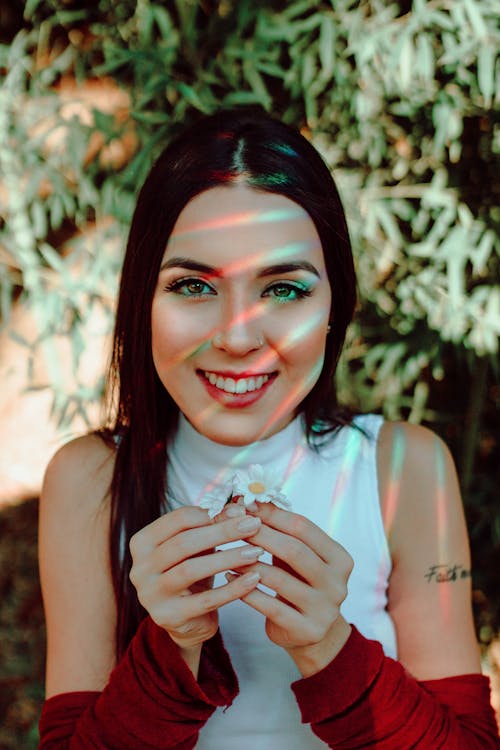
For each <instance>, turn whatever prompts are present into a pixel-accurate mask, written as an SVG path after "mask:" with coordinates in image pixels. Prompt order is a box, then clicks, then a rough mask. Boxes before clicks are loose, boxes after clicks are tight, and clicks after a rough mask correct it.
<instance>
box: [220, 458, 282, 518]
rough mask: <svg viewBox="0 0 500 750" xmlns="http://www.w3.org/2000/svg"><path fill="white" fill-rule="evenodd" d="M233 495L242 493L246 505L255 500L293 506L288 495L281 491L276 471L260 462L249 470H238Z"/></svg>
mask: <svg viewBox="0 0 500 750" xmlns="http://www.w3.org/2000/svg"><path fill="white" fill-rule="evenodd" d="M233 495H242V496H243V502H244V503H245V506H246V507H248V506H249V505H251V504H252V503H253V502H255V501H257V502H259V503H275V505H282V506H283V507H284V508H290V507H291V505H290V503H289V501H288V500H287V498H286V495H284V494H283V492H281V491H280V487H279V482H278V480H277V476H276V473H275V472H274V471H272V470H271V469H264V468H263V467H262V466H261V465H260V464H252V465H251V466H250V468H249V469H248V471H238V472H237V473H236V474H235V475H234V478H233Z"/></svg>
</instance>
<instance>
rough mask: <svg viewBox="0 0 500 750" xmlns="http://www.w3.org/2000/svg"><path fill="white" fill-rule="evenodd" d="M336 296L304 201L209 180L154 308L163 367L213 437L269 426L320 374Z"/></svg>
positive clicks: (169, 252) (194, 203)
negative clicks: (300, 203)
mask: <svg viewBox="0 0 500 750" xmlns="http://www.w3.org/2000/svg"><path fill="white" fill-rule="evenodd" d="M269 213H271V214H272V215H275V216H279V215H281V216H282V217H283V219H282V220H276V219H274V220H273V221H268V220H266V217H267V216H268V214H269ZM244 216H246V217H248V218H247V220H246V221H242V220H241V217H244ZM234 217H236V219H234ZM174 253H175V255H174ZM179 253H180V257H179V255H178V254H179ZM194 272H196V275H195V273H194ZM186 273H189V275H188V276H186ZM330 304H331V292H330V284H329V281H328V276H327V273H326V268H325V261H324V257H323V251H322V248H321V242H320V239H319V237H318V233H317V231H316V228H315V226H314V223H313V221H312V220H311V218H310V216H309V214H308V213H307V212H306V211H304V209H302V208H301V207H300V206H298V205H297V204H296V203H294V202H293V201H291V200H290V199H289V198H286V197H285V196H282V195H276V194H269V193H264V192H258V191H256V190H255V189H253V188H251V187H248V185H246V184H245V183H243V182H239V183H235V184H233V185H231V186H220V187H213V188H210V189H208V190H206V191H204V192H203V193H201V194H200V195H197V196H196V197H195V198H193V199H192V200H191V201H189V203H188V204H187V206H186V207H185V208H184V209H183V210H182V211H181V213H180V215H179V218H178V219H177V222H176V224H175V226H174V229H173V232H172V234H171V235H170V238H169V241H168V243H167V247H166V251H165V254H164V256H163V262H162V266H161V270H160V275H159V278H158V284H157V287H156V290H155V293H154V296H153V303H152V313H151V328H152V352H153V361H154V364H155V369H156V372H157V373H158V376H159V378H160V380H161V382H162V384H163V385H164V387H165V388H166V390H167V391H168V392H169V393H170V395H171V396H172V398H173V399H174V401H175V402H176V404H177V405H178V406H179V408H180V410H181V411H182V413H183V414H184V416H185V417H187V419H188V420H189V422H190V423H191V424H192V425H193V426H194V427H195V428H196V429H197V430H199V431H200V432H202V433H203V434H204V435H206V436H207V437H208V438H210V439H211V440H214V441H216V442H218V443H224V444H226V445H246V444H249V443H253V442H255V441H256V440H259V439H262V438H265V437H269V436H270V435H273V434H274V433H275V432H278V431H279V430H280V429H282V428H283V427H285V426H286V425H287V424H288V423H289V422H290V420H291V419H292V418H293V416H294V415H295V411H296V409H297V407H298V406H299V404H300V403H301V402H302V401H303V399H304V397H305V396H306V395H307V394H308V393H309V391H310V390H311V388H312V387H313V386H314V384H315V382H316V381H317V379H318V377H319V374H320V372H321V369H322V367H323V361H324V355H325V342H326V330H327V326H328V320H329V316H330ZM207 342H211V344H212V345H211V346H206V344H207ZM285 404H286V408H284V405H285Z"/></svg>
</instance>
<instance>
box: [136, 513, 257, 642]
mask: <svg viewBox="0 0 500 750" xmlns="http://www.w3.org/2000/svg"><path fill="white" fill-rule="evenodd" d="M231 513H232V514H235V513H238V514H243V515H238V516H237V517H231V516H230V514H231ZM252 522H253V524H254V526H253V528H248V526H249V525H250V524H251V523H252ZM245 523H246V528H241V526H242V524H243V526H244V525H245ZM260 526H261V522H260V519H258V518H252V517H251V516H246V515H245V511H244V509H243V508H241V509H240V510H234V509H232V510H231V511H229V514H228V512H227V511H226V512H225V513H224V514H223V515H221V516H220V517H219V518H218V519H217V522H215V521H212V520H210V519H209V517H208V514H207V512H206V510H202V509H201V508H197V507H194V506H185V507H182V508H178V509H176V510H174V511H172V512H170V513H167V514H166V515H164V516H161V517H160V518H158V519H157V520H156V521H153V523H150V524H149V525H148V526H146V527H145V528H143V529H141V530H140V531H139V532H138V533H137V534H134V536H133V537H132V539H131V540H130V551H131V554H132V561H133V565H132V569H131V571H130V580H131V581H132V583H133V584H134V586H135V588H136V589H137V595H138V598H139V601H140V602H141V604H142V606H143V607H144V608H145V609H146V610H147V611H148V612H149V614H150V615H151V617H152V619H153V620H154V621H155V622H156V623H157V624H158V625H160V626H161V627H162V628H164V629H165V630H167V632H168V633H169V635H170V636H171V638H172V639H173V640H174V641H175V642H176V643H177V645H178V646H179V647H180V648H181V650H182V649H192V648H193V647H196V646H201V644H202V643H203V641H206V640H208V639H209V638H211V637H212V636H213V635H215V633H216V632H217V628H218V615H217V609H218V608H219V607H221V606H222V605H223V604H227V603H228V602H231V601H233V600H235V599H238V598H241V597H243V596H245V595H246V594H247V593H248V592H249V591H251V590H252V589H253V588H254V587H255V586H256V584H257V582H258V580H259V575H258V573H257V571H252V572H250V573H249V574H247V575H241V576H239V577H238V579H237V580H235V581H233V582H231V583H228V584H227V585H225V586H220V587H217V588H212V583H213V576H214V575H215V574H216V573H220V572H222V571H225V570H228V569H233V570H234V569H237V570H240V569H241V568H244V567H245V566H248V565H249V564H252V563H254V562H255V561H256V560H257V559H258V557H259V555H260V554H262V552H263V550H262V549H259V548H258V547H255V546H253V545H244V546H240V547H237V548H234V549H229V550H224V551H215V549H214V548H215V547H217V546H218V545H221V544H225V543H226V542H231V541H235V540H240V539H246V538H249V537H251V536H252V535H254V534H255V533H256V532H257V530H258V529H259V527H260Z"/></svg>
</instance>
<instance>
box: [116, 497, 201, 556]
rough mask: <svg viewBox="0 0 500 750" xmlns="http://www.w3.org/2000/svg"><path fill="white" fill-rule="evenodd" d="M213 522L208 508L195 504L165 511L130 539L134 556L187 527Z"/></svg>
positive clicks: (197, 526) (196, 526)
mask: <svg viewBox="0 0 500 750" xmlns="http://www.w3.org/2000/svg"><path fill="white" fill-rule="evenodd" d="M212 523H213V522H212V521H211V519H210V518H209V516H208V513H207V511H206V510H203V509H202V508H197V507H196V506H194V505H186V506H183V507H182V508H176V510H173V511H170V512H169V513H165V514H164V515H163V516H160V517H159V518H157V519H155V520H154V521H152V522H151V523H150V524H148V525H147V526H144V528H143V529H141V530H140V531H138V532H137V533H136V534H134V535H133V537H132V538H131V540H130V551H131V553H132V556H134V555H137V553H141V552H142V553H145V552H147V551H148V550H151V549H154V548H155V547H156V546H158V545H159V544H161V543H162V542H165V541H167V540H168V539H171V538H172V537H174V536H176V535H177V534H179V532H181V531H184V530H185V529H193V528H199V527H202V526H208V525H211V524H212Z"/></svg>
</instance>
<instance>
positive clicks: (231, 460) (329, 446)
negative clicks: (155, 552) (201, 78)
mask: <svg viewBox="0 0 500 750" xmlns="http://www.w3.org/2000/svg"><path fill="white" fill-rule="evenodd" d="M382 422H383V418H382V417H380V416H377V415H373V414H372V415H364V416H359V417H356V419H355V423H356V425H357V426H359V427H361V429H362V431H361V430H358V429H355V428H353V427H344V428H342V429H341V430H340V431H339V432H338V433H337V434H336V435H335V436H334V437H333V438H330V439H329V441H328V442H327V443H326V445H324V446H323V447H322V448H320V449H319V452H315V451H314V450H313V449H311V448H310V447H309V446H308V444H307V440H306V437H305V434H304V429H303V420H302V417H300V416H299V417H297V418H296V419H294V420H293V421H292V422H291V423H290V424H289V425H288V426H287V427H286V428H285V429H284V430H282V431H281V432H279V433H277V434H276V435H273V436H272V437H270V438H268V439H266V440H262V441H259V442H257V443H253V444H251V445H248V446H244V447H241V448H239V447H232V446H225V445H220V444H218V443H214V442H212V441H210V440H208V439H207V438H205V437H204V436H203V435H201V434H200V433H198V432H197V431H196V430H195V429H194V428H193V427H192V426H191V424H190V423H189V422H188V421H187V420H186V419H185V418H184V417H183V416H182V415H181V419H180V423H179V429H178V431H177V434H176V436H175V438H174V440H173V441H171V444H170V445H169V449H168V464H167V477H168V483H167V484H168V506H169V508H170V509H172V510H173V509H174V508H176V507H179V506H181V505H186V504H197V503H199V502H200V500H201V498H202V497H203V496H204V495H205V494H206V492H207V490H208V489H209V488H211V487H212V486H213V483H214V481H217V482H219V481H223V480H224V477H230V476H232V474H234V472H235V471H236V469H237V468H248V467H249V465H250V464H255V463H258V464H261V465H262V466H263V467H269V468H272V469H273V471H274V472H277V473H278V475H279V476H282V477H283V486H282V490H283V492H284V493H285V494H286V496H287V498H288V500H289V501H290V502H291V504H292V510H293V511H294V512H296V513H300V514H301V515H304V516H306V517H307V518H309V519H310V520H311V521H313V522H314V523H315V524H317V525H318V526H319V527H320V528H322V529H323V530H324V531H326V532H327V533H328V534H330V535H331V537H332V538H333V539H335V541H336V542H338V543H339V544H341V545H342V546H343V547H344V548H345V549H346V550H347V551H348V552H349V554H350V555H351V557H352V558H353V560H354V569H353V571H352V573H351V576H350V578H349V582H348V595H347V598H346V599H345V601H344V602H343V604H342V606H341V612H342V614H343V616H344V618H345V619H346V620H347V621H348V622H350V623H353V624H354V625H355V626H356V627H357V628H358V630H359V631H360V632H361V633H362V634H363V635H364V636H366V637H367V638H370V639H374V640H377V641H379V642H380V643H381V644H382V647H383V649H384V652H385V654H386V655H387V656H391V657H393V658H396V657H397V647H396V635H395V630H394V626H393V623H392V620H391V618H390V616H389V614H388V612H387V610H386V605H387V593H386V592H387V584H388V579H389V575H390V572H391V559H390V553H389V548H388V545H387V539H386V536H385V532H384V527H383V523H382V517H381V511H380V502H379V493H378V483H377V465H376V444H377V437H378V433H379V430H380V427H381V425H382ZM240 543H241V542H234V543H233V545H236V544H240ZM230 546H231V544H230V545H227V547H230ZM260 559H261V561H262V562H270V561H271V558H270V555H269V554H268V553H265V554H264V555H262V556H261V558H260ZM225 583H226V580H225V578H224V576H223V575H222V574H220V575H218V576H216V578H215V583H214V585H215V586H218V585H223V584H225ZM261 588H263V589H264V590H266V589H265V587H261ZM219 621H220V630H221V633H222V637H223V640H224V644H225V646H226V648H227V650H228V652H229V655H230V657H231V661H232V663H233V666H234V669H235V672H236V674H237V676H238V681H239V685H240V693H239V695H238V696H237V698H236V699H235V701H234V703H233V705H232V706H231V707H230V708H228V709H227V710H224V709H222V708H219V709H217V710H216V712H215V713H214V714H213V716H212V717H211V718H210V719H209V720H208V722H207V724H206V725H205V727H203V729H202V730H201V732H200V736H199V740H198V742H197V744H196V749H197V750H234V748H237V749H238V750H255V748H258V750H268V749H269V750H271V749H272V750H308V749H309V748H324V747H326V745H325V744H324V743H323V742H322V741H321V740H319V739H318V738H317V737H316V735H314V734H313V732H312V731H311V729H310V727H309V725H303V724H302V723H301V718H300V712H299V708H298V706H297V703H296V701H295V697H294V694H293V693H292V691H291V689H290V683H292V682H294V681H295V680H297V679H300V677H301V675H300V673H299V671H298V669H297V668H296V666H295V664H294V663H293V661H292V660H291V658H290V657H289V656H288V654H287V653H286V652H285V651H284V650H283V649H282V648H280V647H279V646H276V645H275V644H274V643H272V642H271V641H269V639H268V638H267V636H266V633H265V630H264V617H263V616H262V615H261V614H260V613H259V612H256V611H255V610H253V609H252V608H251V607H249V606H248V605H246V604H244V603H243V602H241V601H236V602H232V603H230V604H227V605H225V606H224V607H222V608H221V609H220V611H219Z"/></svg>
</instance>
